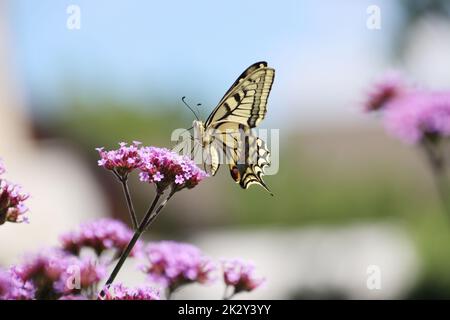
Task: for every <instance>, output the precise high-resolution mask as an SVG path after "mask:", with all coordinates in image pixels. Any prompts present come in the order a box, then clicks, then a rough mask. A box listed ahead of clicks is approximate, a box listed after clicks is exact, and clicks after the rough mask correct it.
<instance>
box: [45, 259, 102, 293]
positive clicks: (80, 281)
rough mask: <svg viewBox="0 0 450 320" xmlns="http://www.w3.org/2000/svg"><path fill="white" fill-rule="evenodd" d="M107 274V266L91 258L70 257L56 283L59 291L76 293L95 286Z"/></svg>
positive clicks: (55, 286)
mask: <svg viewBox="0 0 450 320" xmlns="http://www.w3.org/2000/svg"><path fill="white" fill-rule="evenodd" d="M105 276H106V267H105V266H104V265H103V264H100V263H97V262H96V261H94V260H92V259H90V258H82V259H80V258H76V257H71V258H68V260H67V262H66V268H65V270H64V272H63V273H61V276H60V279H59V280H58V281H57V282H56V283H55V284H54V288H55V289H56V290H57V291H58V292H62V293H64V294H66V295H67V294H76V293H77V292H80V291H81V290H83V289H89V288H92V287H95V286H96V285H97V284H98V283H99V282H100V281H101V280H102V279H103V278H104V277H105Z"/></svg>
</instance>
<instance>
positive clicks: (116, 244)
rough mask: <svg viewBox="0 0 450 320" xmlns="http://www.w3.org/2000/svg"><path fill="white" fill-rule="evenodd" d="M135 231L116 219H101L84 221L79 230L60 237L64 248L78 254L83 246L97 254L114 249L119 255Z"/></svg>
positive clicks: (133, 251)
mask: <svg viewBox="0 0 450 320" xmlns="http://www.w3.org/2000/svg"><path fill="white" fill-rule="evenodd" d="M132 237H133V232H132V231H131V230H130V229H129V228H128V227H127V225H125V224H124V223H123V222H121V221H118V220H114V219H108V218H104V219H99V220H96V221H94V222H89V223H83V224H82V225H81V226H80V227H79V228H78V230H75V231H72V232H68V233H65V234H63V235H62V236H61V237H60V241H61V245H62V248H63V249H64V250H66V251H69V252H71V253H72V254H75V255H78V254H79V253H80V251H81V250H82V249H83V248H91V249H93V250H94V251H95V253H96V254H97V256H100V255H102V253H104V252H105V251H107V250H114V251H115V255H116V256H117V255H119V254H120V253H121V252H122V251H123V250H125V248H126V247H127V244H128V242H129V241H130V240H131V238H132ZM140 246H141V243H140V242H138V243H137V245H136V246H135V247H134V248H133V250H132V251H131V256H134V255H136V254H137V253H138V252H139V250H140Z"/></svg>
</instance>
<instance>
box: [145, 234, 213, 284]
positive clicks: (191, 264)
mask: <svg viewBox="0 0 450 320" xmlns="http://www.w3.org/2000/svg"><path fill="white" fill-rule="evenodd" d="M145 254H146V257H147V259H148V263H147V264H144V265H142V266H141V270H142V271H144V272H145V273H147V274H148V277H149V279H150V280H151V281H153V282H156V283H159V284H161V285H163V286H164V287H166V288H168V290H169V291H170V292H173V291H175V290H176V289H178V288H179V287H180V286H182V285H185V284H189V283H194V282H197V283H202V284H203V283H211V282H212V281H214V280H215V277H214V273H215V271H216V269H217V267H216V264H215V263H214V262H213V261H212V260H211V259H210V258H208V257H206V256H204V255H203V253H202V252H201V251H200V249H199V248H197V247H195V246H193V245H190V244H187V243H178V242H174V241H161V242H159V243H150V244H149V245H148V246H147V248H146V249H145Z"/></svg>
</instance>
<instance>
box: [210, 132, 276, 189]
mask: <svg viewBox="0 0 450 320" xmlns="http://www.w3.org/2000/svg"><path fill="white" fill-rule="evenodd" d="M223 127H225V124H224V125H222V129H224V128H223ZM208 148H209V149H208V150H207V154H208V155H210V156H209V158H208V159H209V160H213V161H212V163H208V168H209V169H211V168H212V171H209V172H210V174H212V175H214V174H215V173H216V172H217V169H218V164H217V165H215V164H214V163H223V162H220V161H221V157H223V159H226V160H227V161H226V163H228V165H229V169H230V174H231V177H232V178H233V180H234V181H236V183H238V184H239V185H240V186H241V187H242V188H243V189H247V188H248V187H249V186H251V185H252V184H259V185H261V186H262V187H263V188H264V189H266V190H267V191H268V192H269V193H270V194H272V193H271V191H270V190H269V188H268V187H267V185H266V184H265V182H264V180H263V176H264V169H265V167H267V166H269V165H270V152H269V150H268V149H267V147H266V144H265V142H264V141H263V140H261V139H260V138H258V137H257V136H255V135H254V134H253V132H252V130H251V129H250V128H248V127H245V126H243V125H242V124H236V123H226V130H223V131H214V139H213V141H212V142H211V143H210V144H209V145H208ZM214 160H216V162H215V161H214Z"/></svg>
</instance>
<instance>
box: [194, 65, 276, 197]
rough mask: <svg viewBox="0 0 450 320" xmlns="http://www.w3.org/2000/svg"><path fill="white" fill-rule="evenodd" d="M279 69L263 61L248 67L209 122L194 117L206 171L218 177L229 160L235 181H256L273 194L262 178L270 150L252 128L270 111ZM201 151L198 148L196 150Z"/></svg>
mask: <svg viewBox="0 0 450 320" xmlns="http://www.w3.org/2000/svg"><path fill="white" fill-rule="evenodd" d="M274 77H275V70H274V69H273V68H270V67H268V66H267V62H265V61H261V62H257V63H254V64H252V65H251V66H250V67H248V68H247V69H246V70H245V71H244V72H243V73H242V74H241V75H240V76H239V78H238V79H237V80H236V81H235V82H234V83H233V85H232V86H231V87H230V89H228V91H227V92H226V93H225V95H224V96H223V98H222V99H221V100H220V102H219V103H218V105H217V107H216V108H215V109H214V110H213V111H212V113H211V114H210V115H209V117H208V118H207V120H206V121H205V123H203V122H202V121H200V120H194V122H193V129H194V148H196V149H197V150H202V152H201V154H202V156H203V163H204V166H205V171H206V172H208V173H209V174H210V175H212V176H214V175H215V174H216V173H217V170H218V169H219V166H220V164H221V163H227V164H228V166H229V169H230V174H231V177H232V178H233V180H234V181H235V182H236V183H238V184H239V185H240V186H241V187H242V188H243V189H247V188H248V187H249V186H250V185H253V184H256V185H260V186H262V187H263V188H264V189H265V190H267V191H268V192H269V193H270V194H271V195H273V194H272V192H271V191H270V190H269V188H268V187H267V185H266V184H265V182H264V181H263V179H262V177H263V175H264V169H265V167H267V166H269V165H270V158H269V157H270V153H269V150H268V149H267V147H266V145H265V143H264V141H263V140H261V139H260V138H258V137H257V136H256V135H255V134H254V133H253V132H252V128H255V127H257V126H258V125H259V124H260V123H261V121H262V120H263V119H264V117H265V116H266V113H267V101H268V97H269V93H270V90H271V88H272V84H273V81H274ZM194 153H197V151H194Z"/></svg>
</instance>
